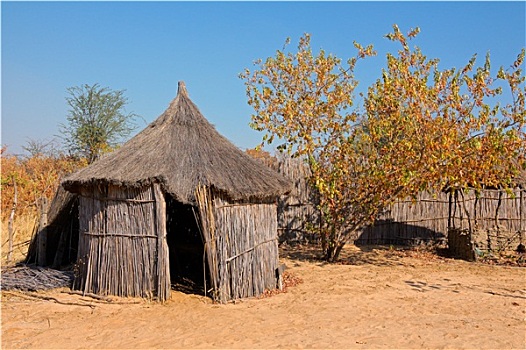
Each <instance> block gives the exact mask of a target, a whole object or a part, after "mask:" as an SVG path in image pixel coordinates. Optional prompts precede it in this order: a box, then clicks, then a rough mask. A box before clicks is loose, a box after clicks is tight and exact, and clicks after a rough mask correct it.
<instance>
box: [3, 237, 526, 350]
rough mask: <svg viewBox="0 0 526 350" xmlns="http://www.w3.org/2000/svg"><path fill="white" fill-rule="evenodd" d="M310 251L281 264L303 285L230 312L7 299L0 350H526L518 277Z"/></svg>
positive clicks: (383, 255)
mask: <svg viewBox="0 0 526 350" xmlns="http://www.w3.org/2000/svg"><path fill="white" fill-rule="evenodd" d="M310 253H311V251H300V252H296V251H289V252H285V253H284V254H283V256H284V257H283V258H282V261H283V263H285V264H286V265H287V267H288V270H287V271H288V273H289V274H290V276H293V277H294V278H295V279H301V280H302V282H301V283H299V284H297V285H295V286H290V287H288V288H287V290H286V292H284V293H280V294H276V295H272V296H269V297H265V298H257V299H256V298H253V299H247V300H242V301H238V302H236V303H229V304H226V305H218V304H214V303H212V302H211V300H210V299H208V298H206V297H203V296H198V295H194V294H184V293H181V292H176V291H173V292H172V298H171V300H170V301H169V302H167V303H165V304H163V305H161V304H158V303H155V302H148V301H145V300H138V299H124V298H113V300H114V302H113V303H106V302H104V301H100V300H96V299H93V298H90V297H83V296H80V295H71V294H68V290H65V289H61V290H52V291H47V292H39V293H38V294H36V295H37V296H38V298H35V297H34V295H35V294H27V293H25V294H24V293H17V292H15V293H12V292H4V293H2V348H3V349H6V348H33V349H35V348H39V349H40V348H67V349H73V348H97V349H102V348H104V349H107V348H166V349H167V348H170V349H174V348H186V349H193V348H229V349H232V348H234V349H235V348H244V349H257V348H267V349H268V348H319V349H327V348H345V349H378V348H384V349H385V348H388V349H409V348H410V349H427V348H431V349H443V348H447V349H524V348H526V269H525V268H524V267H513V266H492V265H488V264H481V263H468V262H464V261H459V260H453V259H447V258H441V257H437V256H436V255H433V254H429V253H421V252H414V251H411V252H409V253H408V252H399V251H390V250H378V249H369V250H365V251H364V250H360V249H357V248H355V247H351V248H349V249H347V250H346V251H345V259H344V260H345V262H346V263H345V264H326V263H324V262H322V261H319V260H314V259H309V254H310ZM43 297H44V298H46V297H47V298H54V299H55V300H53V299H50V300H43V299H42V298H43ZM56 301H59V302H61V303H71V304H76V305H68V304H60V303H57V302H56Z"/></svg>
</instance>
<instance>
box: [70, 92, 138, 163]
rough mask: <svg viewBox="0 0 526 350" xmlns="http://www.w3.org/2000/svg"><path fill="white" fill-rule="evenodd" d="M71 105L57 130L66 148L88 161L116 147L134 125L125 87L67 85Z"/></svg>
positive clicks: (90, 161)
mask: <svg viewBox="0 0 526 350" xmlns="http://www.w3.org/2000/svg"><path fill="white" fill-rule="evenodd" d="M67 91H68V93H69V96H68V97H66V102H67V104H68V105H69V107H70V109H69V112H68V116H67V121H68V123H67V124H61V125H60V131H61V133H62V135H63V139H64V141H65V146H66V148H67V150H69V152H70V153H71V154H72V155H75V156H79V157H84V158H86V159H87V160H88V162H89V163H92V162H93V161H95V160H96V159H97V158H99V157H100V156H101V155H102V154H103V153H105V152H107V151H109V150H111V149H113V148H114V147H116V146H117V145H118V144H119V142H121V141H122V140H123V139H124V138H126V137H127V136H129V135H130V133H131V132H132V131H133V130H134V129H135V125H134V124H133V120H134V119H135V118H136V117H137V115H136V114H134V113H126V112H125V106H126V104H127V103H128V99H127V98H126V97H125V96H124V90H118V91H113V90H110V89H109V88H107V87H104V88H101V87H100V86H99V84H94V85H87V84H85V85H82V86H76V87H70V88H68V89H67Z"/></svg>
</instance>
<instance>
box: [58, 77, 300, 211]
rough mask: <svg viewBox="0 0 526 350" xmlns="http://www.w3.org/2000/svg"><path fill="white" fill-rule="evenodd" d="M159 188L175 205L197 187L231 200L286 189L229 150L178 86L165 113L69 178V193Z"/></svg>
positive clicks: (285, 183) (187, 198)
mask: <svg viewBox="0 0 526 350" xmlns="http://www.w3.org/2000/svg"><path fill="white" fill-rule="evenodd" d="M152 182H159V183H161V184H162V187H163V189H164V191H166V192H168V193H170V194H171V195H172V196H174V198H175V199H177V200H178V201H180V202H183V203H195V199H194V191H195V189H196V187H197V186H198V185H199V184H201V185H205V186H208V187H212V188H215V189H216V190H219V191H221V192H223V193H225V194H227V195H228V196H229V197H230V198H231V199H233V200H240V199H249V198H266V197H272V196H277V195H281V194H283V193H286V192H288V191H289V190H290V189H291V183H290V182H289V181H288V180H286V179H285V178H284V177H282V176H281V175H280V174H279V173H277V172H275V171H274V170H272V169H270V168H269V167H267V166H266V165H264V164H262V163H260V162H259V161H257V160H255V159H253V158H252V157H250V156H249V155H247V154H245V153H244V152H242V151H241V150H240V149H238V148H237V147H236V146H234V145H233V144H232V143H231V142H230V141H228V140H227V139H226V138H225V137H223V136H221V135H220V134H219V133H218V132H217V131H216V130H215V128H214V127H213V126H212V125H211V124H210V123H209V122H208V121H207V120H206V119H205V118H204V117H203V115H202V114H201V112H200V111H199V109H198V108H197V106H196V105H195V104H194V103H193V102H192V101H191V100H190V98H189V97H188V92H187V91H186V87H185V85H184V83H183V82H179V88H178V93H177V96H176V97H175V99H174V100H173V101H172V102H171V103H170V105H169V107H168V109H167V110H166V111H165V112H164V113H163V114H161V115H160V116H159V118H157V120H155V121H154V122H152V123H151V124H150V125H148V126H147V127H146V128H145V129H144V130H142V131H141V132H140V133H138V134H137V135H136V136H134V137H133V138H132V139H130V140H129V141H128V142H126V143H125V144H124V145H123V146H122V147H121V148H119V149H118V150H116V151H114V152H112V153H110V154H108V155H106V156H104V157H103V158H101V159H99V160H97V161H96V162H94V163H93V164H91V165H89V166H88V167H86V168H84V169H81V170H80V171H78V172H76V173H74V174H72V175H71V176H69V177H68V178H66V179H65V181H64V182H63V183H62V185H63V186H64V188H65V189H67V190H68V191H70V192H79V190H80V188H81V187H83V186H87V185H94V184H98V183H109V184H114V185H119V186H131V187H137V186H144V185H148V184H150V183H152Z"/></svg>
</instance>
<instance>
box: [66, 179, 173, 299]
mask: <svg viewBox="0 0 526 350" xmlns="http://www.w3.org/2000/svg"><path fill="white" fill-rule="evenodd" d="M156 186H158V185H153V186H150V187H146V188H124V187H118V186H111V185H106V186H102V185H101V186H96V187H92V188H89V189H85V190H83V191H82V193H81V196H80V198H79V226H80V232H79V254H78V260H77V269H78V271H77V274H76V275H77V276H76V279H75V282H74V288H75V289H79V290H82V291H84V292H89V293H95V294H100V295H107V294H111V295H119V296H125V297H146V298H154V297H158V298H159V299H160V300H166V298H167V297H168V295H169V287H170V281H169V273H167V271H168V268H169V266H165V265H168V264H169V262H168V253H167V252H168V248H167V244H166V228H165V227H164V226H163V225H165V224H159V222H165V221H166V220H165V211H164V210H163V209H162V204H163V202H161V203H157V202H156V201H159V200H161V201H164V199H163V198H162V195H161V196H159V195H158V194H157V195H156V193H155V191H160V189H158V188H157V187H156ZM159 197H160V198H159ZM159 205H160V206H161V210H157V207H158V206H159ZM163 227H164V231H163ZM159 258H161V259H159ZM159 264H161V265H159ZM167 288H168V290H166V289H167Z"/></svg>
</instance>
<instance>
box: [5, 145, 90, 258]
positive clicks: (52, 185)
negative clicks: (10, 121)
mask: <svg viewBox="0 0 526 350" xmlns="http://www.w3.org/2000/svg"><path fill="white" fill-rule="evenodd" d="M0 161H1V166H2V173H1V183H0V185H1V191H2V196H1V204H0V208H1V221H2V255H1V258H2V263H5V262H6V258H7V254H8V245H9V243H8V240H9V234H8V221H9V217H10V215H11V212H12V209H13V206H14V199H15V184H16V194H17V196H16V197H17V204H16V210H15V215H14V221H13V231H14V235H13V248H14V249H13V261H19V260H21V259H22V258H23V257H24V256H25V254H26V253H27V249H28V246H29V243H28V241H29V240H30V239H31V237H32V235H33V234H34V231H35V225H36V224H38V217H39V215H40V210H39V208H38V202H39V199H40V198H42V197H46V198H47V199H48V201H51V199H52V198H53V196H54V194H55V192H56V190H57V188H58V186H59V184H60V180H61V178H63V177H64V176H66V175H67V174H69V173H71V172H73V171H75V170H77V169H79V168H80V167H83V166H86V165H87V163H86V161H85V160H82V159H81V160H79V159H74V158H71V157H68V156H65V155H62V154H60V155H57V156H54V155H35V156H32V157H19V156H15V155H11V154H8V153H7V148H6V147H2V149H1V150H0Z"/></svg>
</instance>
